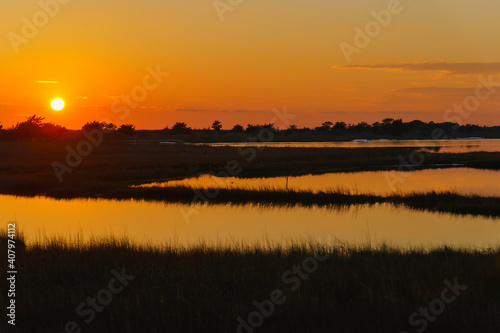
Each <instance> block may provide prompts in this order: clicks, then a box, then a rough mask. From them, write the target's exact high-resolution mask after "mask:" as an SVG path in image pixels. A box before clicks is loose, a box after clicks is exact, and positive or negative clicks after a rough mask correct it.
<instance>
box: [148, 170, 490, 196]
mask: <svg viewBox="0 0 500 333" xmlns="http://www.w3.org/2000/svg"><path fill="white" fill-rule="evenodd" d="M140 186H142V187H155V186H161V187H168V186H187V187H193V188H205V187H219V188H229V189H234V188H244V189H263V188H276V189H286V188H288V189H296V190H307V191H313V192H318V191H326V190H329V189H340V190H345V191H348V192H350V193H373V194H376V195H389V194H395V193H412V192H430V191H436V192H446V191H453V192H458V193H461V194H478V195H482V196H500V172H499V171H490V170H478V169H469V168H449V169H426V170H418V171H414V172H399V171H395V170H391V171H367V172H351V173H328V174H321V175H306V176H298V177H272V178H236V177H227V178H219V177H215V176H211V175H202V176H200V177H195V178H187V179H183V180H174V181H168V182H162V183H150V184H144V185H140ZM287 186H288V187H287Z"/></svg>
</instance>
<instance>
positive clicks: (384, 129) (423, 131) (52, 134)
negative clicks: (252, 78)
mask: <svg viewBox="0 0 500 333" xmlns="http://www.w3.org/2000/svg"><path fill="white" fill-rule="evenodd" d="M44 120H45V117H40V116H37V115H33V116H29V117H26V120H25V121H22V122H18V123H17V124H16V125H14V126H12V127H10V128H3V126H2V125H1V123H0V139H4V140H35V141H48V140H62V139H65V138H67V137H68V135H69V134H70V133H72V132H74V131H71V130H68V129H66V128H65V127H63V126H61V125H57V124H54V123H50V122H44ZM262 129H268V130H272V131H274V132H281V133H285V134H292V133H310V134H314V133H318V134H324V135H327V134H331V135H336V134H338V135H342V134H343V133H366V134H375V135H387V136H392V137H399V136H404V135H424V136H425V135H427V136H429V135H430V134H431V133H432V132H433V131H434V130H436V129H439V130H442V131H443V132H444V133H448V134H452V133H454V134H456V135H459V134H464V135H466V134H481V133H484V134H486V133H489V134H493V135H500V126H494V127H487V126H478V125H473V124H468V125H460V124H457V123H452V122H443V123H435V122H433V121H431V122H428V123H426V122H423V121H420V120H413V121H410V122H404V121H403V120H402V119H393V118H386V119H383V120H382V121H381V122H375V123H373V124H368V123H367V122H360V123H357V124H347V123H345V122H342V121H339V122H336V123H333V122H331V121H325V122H323V123H322V124H321V126H318V127H315V128H308V127H302V128H298V127H297V126H296V125H290V126H289V127H288V128H287V129H286V130H279V129H277V128H276V127H275V125H274V124H273V123H268V124H248V125H247V126H246V127H244V126H242V125H240V124H236V125H234V126H233V127H232V129H231V130H223V127H222V123H221V122H220V121H218V120H215V121H214V122H213V123H212V125H211V126H210V127H209V128H204V129H192V128H191V127H189V126H188V124H187V123H186V122H176V123H175V124H174V125H173V126H172V127H171V128H169V127H165V128H164V129H163V130H161V131H162V133H164V134H165V135H169V134H171V135H188V134H191V133H193V132H197V133H200V132H201V133H222V132H224V133H255V132H258V131H260V130H262ZM81 130H82V131H87V132H91V131H93V130H99V131H102V132H104V133H107V134H113V135H115V136H118V137H133V136H134V135H136V134H137V133H136V132H137V130H136V128H135V126H134V125H132V124H122V125H120V126H117V125H115V124H113V123H107V122H99V121H92V122H87V123H86V124H85V125H83V126H82V129H81ZM140 132H148V131H147V130H142V131H140Z"/></svg>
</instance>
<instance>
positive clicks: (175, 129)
mask: <svg viewBox="0 0 500 333" xmlns="http://www.w3.org/2000/svg"><path fill="white" fill-rule="evenodd" d="M190 132H191V128H190V127H188V126H187V124H186V123H185V122H177V123H175V124H174V126H172V133H174V134H187V133H190Z"/></svg>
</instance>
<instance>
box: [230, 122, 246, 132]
mask: <svg viewBox="0 0 500 333" xmlns="http://www.w3.org/2000/svg"><path fill="white" fill-rule="evenodd" d="M231 131H233V132H235V133H241V132H243V131H244V129H243V126H241V125H238V124H236V125H234V127H233V129H232V130H231Z"/></svg>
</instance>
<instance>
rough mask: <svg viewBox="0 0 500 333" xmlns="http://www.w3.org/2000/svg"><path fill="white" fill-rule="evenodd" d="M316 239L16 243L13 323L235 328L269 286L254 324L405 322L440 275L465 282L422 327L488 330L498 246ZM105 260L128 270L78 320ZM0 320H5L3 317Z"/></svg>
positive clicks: (496, 302)
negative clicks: (270, 306) (103, 300)
mask: <svg viewBox="0 0 500 333" xmlns="http://www.w3.org/2000/svg"><path fill="white" fill-rule="evenodd" d="M317 249H318V247H317V246H316V244H313V243H310V244H305V243H302V244H297V245H294V246H291V247H289V248H286V249H285V248H280V247H277V246H271V245H267V246H262V247H252V246H245V245H242V244H232V245H231V246H222V245H221V246H220V247H218V248H209V247H206V246H204V245H199V246H197V247H195V248H178V247H168V246H167V247H164V248H162V249H158V248H152V247H147V246H146V247H137V246H132V245H131V244H130V243H128V242H127V241H126V240H123V241H120V240H106V241H101V242H94V243H91V244H87V245H85V246H82V245H78V244H72V245H68V244H67V243H64V242H62V241H57V240H55V241H50V242H45V243H43V244H35V245H32V246H29V247H28V248H27V252H26V256H25V259H24V261H23V263H22V267H21V268H20V273H19V275H18V280H17V296H16V299H17V325H16V329H17V330H16V331H15V332H23V333H24V332H32V333H38V332H43V333H49V332H68V331H65V329H64V327H65V325H66V324H67V323H68V322H72V321H73V322H75V324H74V325H78V327H79V328H80V329H81V330H82V332H99V333H106V332H134V333H136V332H237V329H238V325H239V324H238V321H237V318H238V317H241V318H244V320H245V321H247V322H248V316H249V315H250V313H252V312H254V311H256V307H255V305H254V304H253V302H254V301H257V302H262V301H264V300H267V299H269V298H270V294H271V292H272V291H273V290H275V289H280V290H282V291H283V295H282V297H281V298H280V300H283V298H286V300H285V301H284V302H283V303H282V304H280V305H275V307H274V311H273V312H272V314H270V315H269V317H266V318H265V319H264V320H263V323H262V325H261V326H260V327H259V328H255V329H254V330H253V331H254V332H384V333H386V332H401V331H407V332H417V329H421V328H422V327H423V325H424V324H423V322H424V321H423V319H422V318H423V317H422V316H420V315H418V317H416V318H414V319H415V320H420V322H419V324H418V325H415V326H412V325H411V324H410V323H409V317H410V316H411V315H412V314H413V313H414V312H415V311H419V308H421V307H422V308H427V307H429V304H430V303H431V304H436V302H437V301H434V300H436V299H440V298H441V295H442V292H443V290H444V289H445V288H446V284H445V282H444V281H445V280H448V281H450V282H451V283H452V284H454V283H455V280H456V281H457V283H458V284H459V285H466V286H467V289H466V290H462V291H459V295H458V296H456V297H455V299H454V300H453V301H451V302H450V304H447V305H446V307H445V308H444V309H442V311H441V310H440V312H442V313H440V314H439V315H432V313H431V314H430V318H431V319H432V320H427V324H428V327H427V330H426V332H482V333H488V332H495V333H498V332H499V331H500V318H499V316H498V315H499V313H500V249H492V250H488V251H472V250H465V249H463V250H452V249H449V248H442V249H436V250H433V251H430V252H426V251H423V250H395V249H391V248H388V247H384V246H382V247H379V248H371V247H369V246H366V247H362V248H355V247H349V246H338V247H331V246H326V247H325V246H322V247H319V251H318V252H317V253H318V258H319V256H320V255H321V256H324V260H323V261H319V260H312V259H307V258H313V257H314V253H315V250H317ZM311 262H316V263H317V268H316V269H312V270H311V271H310V273H306V272H305V270H304V269H303V268H302V269H301V274H308V276H307V277H306V276H305V275H302V277H304V279H303V278H301V277H300V276H301V275H299V274H298V273H289V274H288V275H286V272H287V271H290V270H292V269H293V266H295V265H299V266H302V265H311V266H308V267H311V268H314V265H312V264H311ZM304 263H306V264H304ZM307 263H308V264H307ZM113 270H116V271H118V272H122V270H124V271H125V272H126V274H127V275H133V276H135V278H134V279H133V280H130V281H128V282H127V283H128V285H127V286H126V287H124V288H123V290H122V291H121V292H118V293H117V294H115V295H113V296H112V300H110V301H109V304H107V305H105V306H103V307H102V309H101V310H102V311H100V312H98V311H95V318H93V320H92V321H90V322H89V323H88V324H87V323H85V321H84V320H85V319H89V318H90V315H89V314H87V315H85V316H80V315H78V314H77V311H76V309H77V307H78V306H79V304H81V303H82V302H87V298H88V297H90V298H94V297H96V295H97V294H98V293H99V292H100V291H101V290H103V289H107V288H108V285H109V282H110V280H111V279H112V278H113V276H114V275H113V273H112V271H113ZM284 274H285V276H286V278H285V279H283V276H284ZM118 285H119V284H117V286H118ZM294 286H295V287H297V289H296V290H292V288H293V287H294ZM103 295H104V294H103ZM101 296H102V295H101ZM445 296H446V297H448V298H453V293H452V292H450V291H447V292H445ZM3 297H5V290H3V292H2V298H3ZM3 300H4V299H3ZM432 302H434V303H432ZM4 309H5V308H4ZM84 309H85V310H88V309H89V307H88V306H85V307H84ZM71 325H73V324H71ZM0 329H1V332H7V330H8V328H7V325H6V320H5V317H4V319H3V320H2V322H1V323H0ZM10 331H13V330H9V332H10ZM69 332H73V331H69ZM74 332H79V331H77V330H75V331H74ZM240 332H251V330H245V329H242V330H240Z"/></svg>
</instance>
